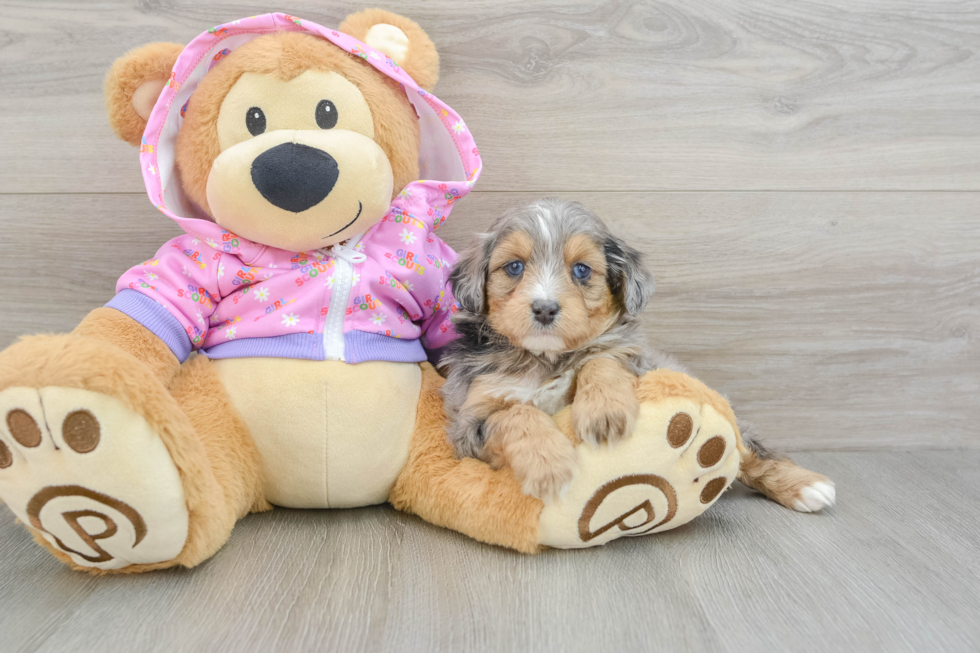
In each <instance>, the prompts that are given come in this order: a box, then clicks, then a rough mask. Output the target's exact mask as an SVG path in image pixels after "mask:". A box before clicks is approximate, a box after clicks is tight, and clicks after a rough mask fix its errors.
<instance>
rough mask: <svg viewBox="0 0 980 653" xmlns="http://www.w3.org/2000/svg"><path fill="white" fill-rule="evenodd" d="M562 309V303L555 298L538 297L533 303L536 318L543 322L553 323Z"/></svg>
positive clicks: (532, 307)
mask: <svg viewBox="0 0 980 653" xmlns="http://www.w3.org/2000/svg"><path fill="white" fill-rule="evenodd" d="M560 310H561V305H560V304H559V303H558V302H556V301H554V300H545V299H536V300H534V302H533V303H532V304H531V312H532V313H534V319H535V320H537V321H538V322H540V323H541V324H546V325H547V324H551V323H552V322H554V321H555V316H556V315H558V311H560Z"/></svg>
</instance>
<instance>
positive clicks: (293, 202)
mask: <svg viewBox="0 0 980 653" xmlns="http://www.w3.org/2000/svg"><path fill="white" fill-rule="evenodd" d="M339 174H340V172H339V170H338V169H337V160H336V159H334V158H333V157H332V156H330V155H329V154H327V153H326V152H324V151H323V150H318V149H316V148H315V147H310V146H309V145H302V144H300V143H283V144H282V145H276V146H275V147H273V148H271V149H268V150H266V151H265V152H263V153H262V154H260V155H258V156H257V157H255V160H254V161H252V183H253V184H255V188H257V189H258V191H259V192H260V193H262V197H264V198H265V199H267V200H269V202H271V203H272V204H274V205H275V206H278V207H279V208H280V209H285V210H286V211H292V212H293V213H300V212H302V211H305V210H306V209H308V208H310V207H313V206H316V205H317V204H319V203H320V202H322V201H323V198H324V197H326V196H327V195H329V194H330V191H331V190H333V187H334V184H336V183H337V176H338V175H339Z"/></svg>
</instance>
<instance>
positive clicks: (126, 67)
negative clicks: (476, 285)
mask: <svg viewBox="0 0 980 653" xmlns="http://www.w3.org/2000/svg"><path fill="white" fill-rule="evenodd" d="M438 71H439V57H438V54H437V52H436V48H435V46H434V45H433V43H432V41H431V40H430V39H429V37H428V36H427V35H426V34H425V32H424V31H423V30H422V29H421V28H420V27H419V26H418V25H417V24H416V23H415V22H413V21H411V20H409V19H407V18H404V17H401V16H398V15H395V14H392V13H389V12H386V11H380V10H367V11H363V12H360V13H356V14H353V15H351V16H349V17H348V18H347V19H346V20H345V21H344V22H343V24H342V25H341V26H340V28H339V29H336V30H334V29H329V28H325V27H322V26H320V25H317V24H315V23H312V22H310V21H307V20H303V19H300V18H296V17H294V16H289V15H286V14H282V13H273V14H266V15H261V16H253V17H250V18H244V19H241V20H236V21H234V22H230V23H226V24H224V25H219V26H217V27H214V28H212V29H209V30H207V31H206V32H204V33H203V34H201V35H200V36H199V37H197V38H195V39H194V40H193V41H191V42H190V43H189V44H187V45H186V46H185V45H179V44H174V43H153V44H150V45H146V46H144V47H142V48H139V49H136V50H134V51H132V52H130V53H129V54H126V55H125V56H123V57H122V58H120V59H119V60H118V61H116V62H115V64H114V65H113V66H112V68H111V70H110V72H109V74H108V77H107V80H106V106H107V110H108V114H109V121H110V124H111V125H112V127H113V128H114V130H115V132H116V133H117V135H118V136H119V137H120V138H121V139H123V140H124V141H127V142H129V143H131V144H133V145H134V146H138V147H139V150H140V165H141V169H142V174H143V178H144V180H145V182H146V188H147V193H148V195H149V198H150V201H151V202H152V203H153V204H154V205H155V206H156V208H157V209H158V210H159V211H160V212H161V213H162V214H163V217H162V219H171V220H174V221H175V222H176V223H177V225H178V226H179V227H180V228H181V229H182V230H183V232H184V234H183V235H181V236H178V237H176V238H174V239H172V240H171V241H169V242H167V243H165V244H164V245H163V246H162V247H161V248H160V249H159V251H158V253H157V254H156V255H155V256H154V257H153V258H151V259H149V260H147V261H144V262H142V263H140V264H138V265H136V266H135V267H133V268H132V269H131V270H129V271H128V272H126V273H125V274H124V275H123V276H122V278H121V279H120V280H119V283H118V286H117V289H116V290H117V294H116V295H115V297H114V298H113V299H112V300H111V301H110V302H109V303H108V304H107V305H106V306H103V307H100V308H96V309H95V310H93V311H92V312H91V313H89V314H88V316H87V317H85V318H84V320H83V321H82V322H81V323H80V324H79V325H78V327H77V328H76V329H75V330H74V331H73V332H72V333H70V334H63V335H47V336H41V335H38V336H30V337H25V338H23V339H21V340H20V341H19V342H17V343H16V344H14V345H12V346H11V347H9V348H8V349H7V350H6V351H4V352H2V353H0V498H2V499H3V501H4V502H5V503H6V505H7V506H8V507H9V508H10V510H11V511H13V513H14V514H15V515H16V516H17V517H18V518H19V519H20V520H21V521H22V522H23V524H24V526H25V527H26V528H27V529H28V530H29V531H30V532H31V533H32V534H33V536H34V539H35V540H36V541H37V542H38V543H39V544H40V545H41V546H43V547H45V548H46V549H47V550H48V551H50V552H51V553H52V554H53V555H54V556H55V557H56V558H58V559H59V560H61V561H63V562H65V563H67V564H68V565H70V566H71V567H72V568H75V569H78V570H84V571H88V572H91V573H96V574H99V573H135V572H144V571H149V570H154V569H163V568H168V567H173V566H178V565H182V566H186V567H193V566H195V565H197V564H199V563H201V562H202V561H204V560H206V559H207V558H209V557H210V556H212V555H214V554H215V553H216V552H217V551H218V550H219V549H220V548H221V546H222V545H223V544H224V543H225V542H226V541H227V539H228V537H229V535H230V533H231V532H232V529H233V527H234V525H235V522H236V521H237V520H238V519H240V518H242V517H244V516H245V515H247V514H249V513H251V512H261V511H266V510H271V509H272V506H273V505H275V506H280V507H286V508H345V507H355V506H368V505H374V504H381V503H385V502H390V503H391V504H392V505H393V506H394V507H395V508H396V509H398V510H402V511H405V512H409V513H413V514H415V515H418V516H419V517H421V518H422V519H424V520H427V521H429V522H431V523H433V524H436V525H439V526H443V527H446V528H450V529H454V530H456V531H459V532H461V533H464V534H466V535H468V536H470V537H472V538H475V539H478V540H480V541H483V542H487V543H490V544H495V545H500V546H503V547H508V548H511V549H514V550H517V551H520V552H525V553H533V552H537V551H540V550H542V549H544V548H547V547H555V548H576V547H586V546H595V545H599V544H604V543H606V542H609V541H611V540H613V539H616V538H618V537H623V536H635V535H643V534H646V533H652V532H658V531H662V530H665V529H668V528H674V527H676V526H679V525H681V524H684V523H686V522H688V521H690V520H691V519H693V518H694V517H696V516H698V515H699V514H701V513H702V512H703V511H704V510H706V509H707V508H708V507H710V506H711V505H712V504H713V503H714V502H715V501H716V500H717V498H718V496H719V495H720V494H721V493H722V492H723V491H724V490H725V489H726V488H727V487H728V486H729V485H730V484H731V482H732V481H733V480H734V478H735V476H736V474H737V473H738V467H739V459H740V451H741V450H742V447H743V445H742V443H741V440H740V434H739V430H738V426H737V423H736V420H735V416H734V414H733V412H732V409H731V407H730V406H729V405H728V403H727V402H726V401H725V399H724V398H723V397H721V396H720V395H719V394H718V393H716V392H714V391H713V390H711V389H709V388H708V387H706V386H705V385H704V384H703V383H701V382H699V381H697V380H695V379H693V378H691V377H688V376H686V375H684V374H680V373H676V372H671V371H670V370H657V371H655V372H651V373H649V374H647V375H646V376H644V377H642V378H641V379H640V380H639V382H638V383H637V386H636V392H637V397H638V399H639V401H640V405H641V408H640V413H639V417H638V419H637V422H636V428H635V432H634V434H633V436H632V437H631V438H629V439H627V440H625V441H623V442H621V443H619V444H617V446H616V447H613V448H609V447H603V448H595V447H591V446H588V445H585V444H583V443H581V442H580V441H579V440H578V439H577V437H576V435H575V432H574V428H573V427H572V420H571V416H570V410H565V411H564V412H562V413H559V414H558V415H555V416H554V419H555V421H556V423H557V424H558V426H559V427H560V428H561V429H562V431H563V432H564V433H565V434H566V435H567V436H568V437H569V438H570V439H571V440H572V441H573V442H575V443H576V444H577V446H578V451H579V469H578V472H577V474H576V476H575V478H574V480H573V482H572V483H571V485H570V486H569V487H568V489H567V492H566V493H565V495H564V496H563V497H562V498H560V499H557V500H554V501H550V502H548V503H545V502H542V501H541V500H539V499H537V498H534V497H531V496H527V495H525V494H524V493H522V492H521V488H520V484H519V483H518V482H517V481H516V479H515V478H514V475H513V473H512V472H511V471H510V470H508V469H492V468H490V467H489V466H487V465H486V464H485V463H483V462H480V461H478V460H475V459H471V458H465V459H462V460H458V459H456V458H455V457H454V455H453V451H452V449H451V447H450V445H449V443H448V441H447V439H446V435H445V431H446V415H445V413H444V411H443V406H442V399H441V397H440V392H439V389H440V386H441V384H442V378H441V377H440V375H439V374H438V373H437V372H436V370H435V369H434V368H433V367H432V365H431V364H430V363H429V362H428V360H429V359H430V358H433V357H434V356H437V355H438V351H439V349H440V348H441V347H443V346H444V345H446V344H447V343H448V342H449V341H450V340H451V339H452V338H453V328H452V315H453V312H454V310H455V309H456V304H455V301H454V299H453V296H452V289H451V287H450V285H449V284H447V280H448V277H449V271H450V269H451V267H452V265H453V263H454V261H455V257H456V255H455V253H454V252H453V250H452V249H450V248H449V247H448V246H447V245H446V244H445V243H443V241H442V240H441V239H440V238H439V237H438V236H436V231H437V230H438V229H439V227H440V226H441V225H442V224H443V223H444V222H445V220H446V219H447V218H448V216H449V214H450V211H451V209H452V208H453V206H454V204H455V203H456V202H458V201H459V200H461V199H462V198H464V197H465V195H466V194H467V193H468V192H469V190H470V189H471V188H472V186H473V184H474V183H475V182H476V180H477V178H478V177H479V174H480V170H481V159H480V155H479V152H478V150H477V148H476V145H475V142H474V140H473V137H472V135H471V134H470V132H469V130H468V128H467V126H466V124H465V123H464V122H463V121H462V119H460V117H459V116H458V115H457V114H456V113H455V112H454V111H453V110H452V109H451V108H450V107H448V106H447V105H446V104H444V103H443V102H442V101H440V100H439V99H438V98H437V97H436V96H434V95H433V94H432V88H433V86H434V85H435V83H436V80H437V78H438V74H439V72H438Z"/></svg>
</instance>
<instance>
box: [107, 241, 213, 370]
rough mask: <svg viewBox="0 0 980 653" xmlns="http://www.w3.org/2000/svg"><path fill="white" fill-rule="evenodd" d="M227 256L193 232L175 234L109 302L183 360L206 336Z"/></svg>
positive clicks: (118, 287) (123, 282)
mask: <svg viewBox="0 0 980 653" xmlns="http://www.w3.org/2000/svg"><path fill="white" fill-rule="evenodd" d="M223 256H226V255H225V254H222V253H221V252H217V251H215V250H213V249H211V248H210V247H208V246H207V245H205V244H204V243H202V242H201V241H199V240H198V239H196V238H194V237H193V236H190V235H184V236H179V237H177V238H174V239H173V240H171V241H169V242H168V243H167V244H165V245H164V246H163V247H161V248H160V250H159V251H158V252H157V254H156V256H155V257H154V258H151V259H150V260H149V261H144V262H143V263H141V264H139V265H137V266H135V267H133V268H131V269H130V270H129V271H128V272H126V273H125V274H123V276H122V277H120V279H119V282H118V283H117V284H116V293H117V294H116V296H115V297H114V298H113V299H112V301H110V302H109V303H108V304H106V306H108V307H110V308H114V309H116V310H118V311H122V312H123V313H125V314H126V315H128V316H130V317H131V318H133V319H134V320H136V321H137V322H139V323H140V324H142V325H143V326H145V327H146V328H147V329H149V330H150V331H151V332H153V333H154V334H155V335H156V336H157V337H159V338H160V339H161V340H162V341H163V342H164V343H166V345H167V346H168V347H170V350H171V351H173V353H174V355H175V356H176V357H177V359H178V360H180V361H181V362H183V361H184V360H186V359H187V357H188V356H189V355H190V353H191V351H193V350H195V349H199V348H200V347H201V345H202V344H203V343H204V338H205V337H206V336H207V333H208V325H209V322H210V318H211V315H212V314H213V313H214V311H215V310H216V307H217V303H218V300H219V298H220V295H219V290H218V276H219V273H220V271H221V269H222V267H223V266H222V261H221V259H222V257H223Z"/></svg>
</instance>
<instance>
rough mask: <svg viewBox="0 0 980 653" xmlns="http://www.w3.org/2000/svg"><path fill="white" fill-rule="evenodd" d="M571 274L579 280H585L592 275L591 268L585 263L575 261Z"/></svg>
mask: <svg viewBox="0 0 980 653" xmlns="http://www.w3.org/2000/svg"><path fill="white" fill-rule="evenodd" d="M572 276H573V277H575V278H576V279H578V280H579V281H585V280H586V279H588V278H589V277H591V276H592V268H590V267H589V266H588V265H586V264H585V263H576V264H575V265H573V266H572Z"/></svg>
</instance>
